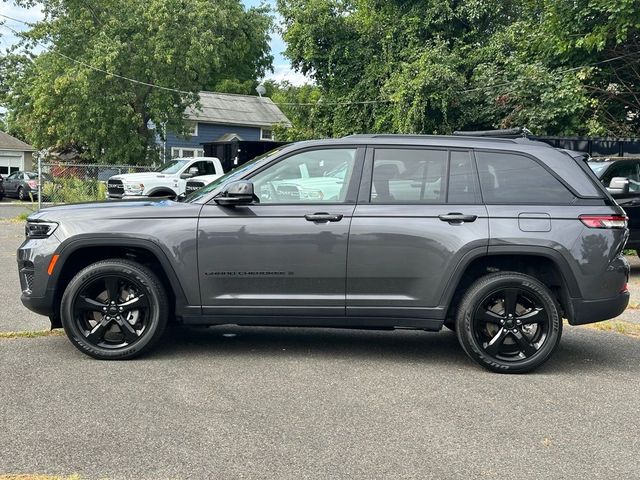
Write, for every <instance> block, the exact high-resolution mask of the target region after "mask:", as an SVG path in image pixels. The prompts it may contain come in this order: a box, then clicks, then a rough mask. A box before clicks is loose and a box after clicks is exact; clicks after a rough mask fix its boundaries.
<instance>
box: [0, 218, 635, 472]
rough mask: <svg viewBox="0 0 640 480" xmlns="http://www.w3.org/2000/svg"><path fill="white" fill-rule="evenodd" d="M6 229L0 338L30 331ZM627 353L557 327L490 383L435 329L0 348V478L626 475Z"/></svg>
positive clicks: (614, 342) (201, 334) (182, 335)
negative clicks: (538, 349) (138, 347)
mask: <svg viewBox="0 0 640 480" xmlns="http://www.w3.org/2000/svg"><path fill="white" fill-rule="evenodd" d="M21 229H22V226H21V225H19V224H8V223H2V224H0V232H2V233H1V235H2V236H1V237H0V245H1V249H0V272H6V273H5V275H2V276H1V277H0V278H2V280H1V281H2V282H3V283H2V284H1V285H0V287H1V288H2V292H4V293H5V295H4V296H3V298H2V300H0V301H1V302H2V306H1V308H0V329H2V330H18V329H27V328H28V329H35V328H43V327H44V326H45V325H47V320H46V319H41V318H40V317H37V316H35V315H31V314H29V312H28V311H27V310H26V309H24V308H22V307H21V306H20V305H19V301H18V300H17V298H18V295H19V286H18V284H17V282H16V281H15V277H16V275H14V272H15V260H14V258H13V255H14V254H15V249H16V248H17V246H18V244H19V243H20V242H21V239H22V230H21ZM634 271H636V273H635V275H638V271H640V266H638V267H636V268H635V269H634ZM630 315H631V316H632V317H633V318H635V311H631V313H630ZM639 342H640V340H638V339H636V338H632V337H627V336H624V335H620V334H617V333H609V332H602V331H597V330H592V329H588V328H583V327H579V328H566V330H565V333H564V336H563V340H562V342H561V344H560V347H559V349H558V351H557V353H556V354H555V355H554V357H553V358H552V359H551V360H550V361H549V362H548V363H547V364H546V365H545V366H543V367H542V368H541V369H539V370H538V371H537V372H536V373H534V374H529V375H510V376H506V375H498V374H492V373H489V372H486V371H484V370H482V369H480V368H479V367H477V366H476V365H475V364H474V363H472V362H471V361H470V360H468V359H467V358H466V356H465V355H464V353H463V352H462V350H461V349H460V347H459V346H458V343H457V340H456V337H455V335H454V334H452V333H450V332H448V331H443V332H441V333H425V332H412V331H394V332H369V331H350V330H344V331H342V330H328V329H319V330H311V329H271V328H244V329H242V328H238V327H228V326H224V327H214V328H202V329H196V328H193V329H176V330H174V331H172V332H171V333H170V334H169V335H167V336H166V337H165V339H164V340H163V342H162V344H161V345H160V346H159V348H157V349H156V350H155V351H154V352H153V353H152V354H150V355H147V356H146V357H143V358H141V359H139V360H134V361H122V362H99V361H96V360H92V359H90V358H88V357H86V356H84V355H83V354H81V353H80V352H78V351H77V350H76V349H75V348H73V347H72V346H71V345H70V344H69V343H68V341H67V340H66V338H64V337H62V336H53V337H41V338H0V476H1V475H2V474H5V473H6V474H10V473H15V474H18V473H22V474H27V473H40V474H52V475H53V474H57V475H70V474H73V473H78V474H79V475H80V476H81V478H82V479H83V480H85V479H104V478H107V479H154V480H155V479H187V478H188V479H213V478H225V479H227V478H278V479H280V478H282V479H289V478H291V479H300V478H318V479H326V478H362V479H371V478H393V479H396V478H433V479H458V478H460V479H470V478H473V479H475V478H489V479H493V478H496V479H497V478H504V477H509V478H518V479H539V478H563V479H585V478H589V479H599V478H601V479H607V480H608V479H613V478H621V479H623V478H624V479H632V478H640V476H639V475H638V458H639V455H640V439H639V437H638V431H640V415H639V414H638V412H640V382H638V378H639V376H640V343H639Z"/></svg>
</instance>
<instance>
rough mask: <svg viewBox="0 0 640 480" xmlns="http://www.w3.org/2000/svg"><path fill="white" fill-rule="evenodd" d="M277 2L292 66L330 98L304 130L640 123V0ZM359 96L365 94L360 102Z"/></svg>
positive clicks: (540, 129)
mask: <svg viewBox="0 0 640 480" xmlns="http://www.w3.org/2000/svg"><path fill="white" fill-rule="evenodd" d="M278 7H279V11H280V13H281V14H282V16H283V18H284V38H285V40H286V42H287V45H288V47H287V51H286V53H287V55H288V56H289V58H290V59H291V60H292V64H293V66H294V67H295V68H296V69H298V70H299V71H301V72H303V73H305V74H306V75H309V76H310V77H312V78H313V79H314V81H315V83H316V85H317V92H316V95H317V96H318V98H319V99H321V100H322V101H323V102H324V103H325V105H328V104H333V107H332V108H330V109H328V110H326V115H322V110H320V108H319V107H318V108H315V107H314V108H313V109H312V110H313V111H312V112H311V114H309V115H307V116H306V117H305V116H298V117H297V118H298V120H299V121H301V122H304V121H307V122H308V123H304V127H300V125H298V126H297V128H298V129H300V130H301V131H302V132H301V135H302V136H304V135H305V132H308V131H309V130H310V131H313V132H316V131H321V132H322V133H324V134H325V135H328V136H339V135H344V134H348V133H357V132H399V133H414V132H415V133H450V132H451V131H453V130H456V129H472V128H480V129H483V128H492V127H511V126H516V125H518V126H527V127H529V128H530V129H532V130H534V131H535V133H538V134H617V135H629V134H634V133H635V134H637V132H638V131H639V129H638V122H639V121H640V118H639V117H640V116H639V115H638V112H639V111H640V103H638V99H639V98H640V94H639V93H638V92H640V81H639V79H638V71H640V68H639V66H638V59H639V58H640V43H639V40H638V38H639V37H638V30H639V27H640V17H639V16H640V5H639V4H638V0H622V1H618V0H576V1H565V0H561V1H557V0H528V1H527V0H525V1H524V2H514V1H500V0H488V1H479V0H455V1H454V0H448V1H436V0H409V1H395V0H328V1H327V0H278ZM621 55H622V56H623V57H622V58H619V59H617V57H619V56H621ZM288 90H289V92H290V91H291V90H290V89H288ZM632 92H635V93H632ZM362 101H369V102H367V103H353V102H362ZM311 119H313V123H310V122H311ZM295 123H296V122H295V121H294V124H295ZM319 126H322V127H321V128H319ZM296 133H297V132H296Z"/></svg>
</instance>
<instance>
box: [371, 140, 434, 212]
mask: <svg viewBox="0 0 640 480" xmlns="http://www.w3.org/2000/svg"><path fill="white" fill-rule="evenodd" d="M446 174H447V151H446V150H427V149H400V148H378V149H376V150H375V153H374V160H373V179H372V180H373V182H372V186H371V202H372V203H444V201H445V198H446V181H445V179H446Z"/></svg>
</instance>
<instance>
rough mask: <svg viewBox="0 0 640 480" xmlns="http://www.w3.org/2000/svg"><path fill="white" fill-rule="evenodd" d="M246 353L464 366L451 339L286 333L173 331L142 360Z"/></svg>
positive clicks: (446, 335)
mask: <svg viewBox="0 0 640 480" xmlns="http://www.w3.org/2000/svg"><path fill="white" fill-rule="evenodd" d="M238 353H243V354H244V353H246V354H247V355H260V356H273V357H281V356H282V355H283V354H286V355H288V356H298V357H314V358H322V357H331V358H352V359H364V360H375V359H382V358H384V359H385V360H390V359H397V360H398V361H421V362H432V361H437V362H438V363H440V362H442V363H449V364H450V363H457V364H460V365H465V364H466V365H469V360H468V359H467V357H466V355H465V353H464V352H463V351H462V349H461V348H460V346H459V344H458V340H457V338H456V335H455V334H454V333H453V332H450V331H448V330H443V331H442V332H440V333H431V332H421V331H409V330H395V331H377V330H351V329H327V328H304V327H296V328H285V327H238V326H230V325H223V326H215V327H202V328H201V327H174V328H173V329H172V330H171V331H170V332H169V333H168V334H167V335H165V337H164V338H163V339H162V340H161V342H160V344H159V345H157V346H156V347H155V348H154V351H153V352H152V353H150V354H149V356H148V357H146V358H149V359H150V358H152V357H153V358H154V359H161V358H171V357H181V356H184V355H189V356H192V357H193V356H198V355H205V356H208V357H210V356H211V355H215V356H227V355H230V354H238Z"/></svg>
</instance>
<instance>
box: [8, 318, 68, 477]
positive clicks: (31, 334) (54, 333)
mask: <svg viewBox="0 0 640 480" xmlns="http://www.w3.org/2000/svg"><path fill="white" fill-rule="evenodd" d="M63 335H64V331H63V330H27V331H24V332H0V340H12V339H14V338H40V337H62V336H63ZM0 480H5V479H4V477H2V476H0Z"/></svg>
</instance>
